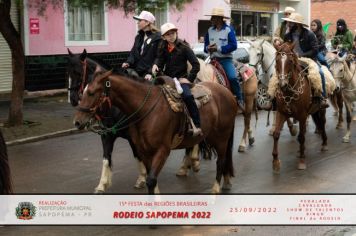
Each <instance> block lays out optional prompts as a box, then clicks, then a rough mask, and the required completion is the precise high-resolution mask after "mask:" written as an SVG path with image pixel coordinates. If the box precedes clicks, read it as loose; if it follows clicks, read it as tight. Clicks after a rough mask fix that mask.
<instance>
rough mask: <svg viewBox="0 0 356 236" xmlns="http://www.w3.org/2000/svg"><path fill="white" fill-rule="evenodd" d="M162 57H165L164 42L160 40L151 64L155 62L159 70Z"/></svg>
mask: <svg viewBox="0 0 356 236" xmlns="http://www.w3.org/2000/svg"><path fill="white" fill-rule="evenodd" d="M164 57H165V42H164V41H163V40H162V41H161V42H160V43H159V45H158V49H157V57H156V59H155V61H154V63H153V64H156V65H157V66H158V68H159V69H160V70H161V69H162V68H163V66H164V61H165V60H164Z"/></svg>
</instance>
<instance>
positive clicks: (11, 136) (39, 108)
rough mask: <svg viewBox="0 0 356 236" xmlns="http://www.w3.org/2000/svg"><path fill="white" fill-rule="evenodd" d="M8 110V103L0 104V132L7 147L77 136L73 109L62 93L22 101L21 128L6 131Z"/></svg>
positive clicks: (8, 128)
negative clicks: (0, 131) (51, 138)
mask: <svg viewBox="0 0 356 236" xmlns="http://www.w3.org/2000/svg"><path fill="white" fill-rule="evenodd" d="M42 95H43V94H42ZM48 95H49V94H48ZM9 106H10V102H9V101H1V102H0V129H1V130H2V132H3V135H4V137H5V140H6V143H7V145H15V144H20V143H26V142H31V141H37V140H41V139H47V138H49V137H56V136H60V135H67V134H70V133H76V132H79V131H78V130H77V129H75V128H74V126H73V115H74V112H75V109H74V108H73V107H72V106H71V105H70V104H69V103H68V102H67V94H66V93H61V94H57V95H54V96H39V95H36V96H33V97H29V98H26V99H25V100H24V105H23V115H24V125H23V126H21V127H7V125H6V124H5V122H6V120H7V118H8V113H9Z"/></svg>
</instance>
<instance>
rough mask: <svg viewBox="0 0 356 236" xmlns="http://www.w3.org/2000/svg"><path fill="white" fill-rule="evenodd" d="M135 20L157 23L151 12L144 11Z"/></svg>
mask: <svg viewBox="0 0 356 236" xmlns="http://www.w3.org/2000/svg"><path fill="white" fill-rule="evenodd" d="M133 18H134V19H135V20H146V21H148V22H150V23H152V24H153V23H154V22H155V21H156V18H155V16H154V15H153V14H152V13H151V12H149V11H142V12H141V13H140V15H139V16H134V17H133Z"/></svg>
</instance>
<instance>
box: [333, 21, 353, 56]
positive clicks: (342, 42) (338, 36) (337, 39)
mask: <svg viewBox="0 0 356 236" xmlns="http://www.w3.org/2000/svg"><path fill="white" fill-rule="evenodd" d="M331 44H332V46H333V47H334V48H335V49H337V48H340V52H339V56H340V57H342V56H344V55H345V54H346V52H349V51H351V49H352V44H353V36H352V32H351V31H350V30H349V29H347V25H346V22H345V20H344V19H338V20H337V23H336V33H335V36H334V38H333V39H332V40H331Z"/></svg>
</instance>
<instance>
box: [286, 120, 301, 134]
mask: <svg viewBox="0 0 356 236" xmlns="http://www.w3.org/2000/svg"><path fill="white" fill-rule="evenodd" d="M294 124H296V121H295V120H293V121H291V119H290V118H288V119H287V125H288V128H289V132H290V135H292V136H296V135H297V133H298V130H297V128H296V126H295V125H294Z"/></svg>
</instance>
